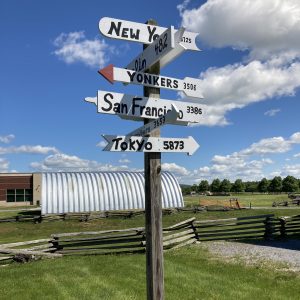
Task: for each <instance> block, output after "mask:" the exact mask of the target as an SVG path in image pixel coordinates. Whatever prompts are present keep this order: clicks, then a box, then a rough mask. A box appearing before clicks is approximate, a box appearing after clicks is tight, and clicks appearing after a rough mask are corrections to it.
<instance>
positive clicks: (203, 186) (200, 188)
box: [198, 180, 209, 193]
mask: <svg viewBox="0 0 300 300" xmlns="http://www.w3.org/2000/svg"><path fill="white" fill-rule="evenodd" d="M198 191H199V192H200V193H205V192H206V191H209V183H208V181H207V180H201V181H200V183H199V186H198Z"/></svg>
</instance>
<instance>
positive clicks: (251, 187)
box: [245, 181, 258, 193]
mask: <svg viewBox="0 0 300 300" xmlns="http://www.w3.org/2000/svg"><path fill="white" fill-rule="evenodd" d="M257 191H258V182H256V181H248V182H246V183H245V192H248V193H254V192H257Z"/></svg>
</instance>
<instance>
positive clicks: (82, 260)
mask: <svg viewBox="0 0 300 300" xmlns="http://www.w3.org/2000/svg"><path fill="white" fill-rule="evenodd" d="M196 197H197V196H196ZM269 197H270V196H269ZM191 198H192V200H189V198H188V199H186V202H189V201H190V203H193V201H198V200H197V199H194V197H191ZM193 199H194V200H193ZM262 199H263V198H256V199H255V200H252V201H260V200H262ZM224 201H226V200H225V199H224ZM245 201H247V200H245ZM263 201H265V202H266V203H267V202H268V203H272V202H273V201H274V200H273V198H272V199H267V198H265V199H264V200H263ZM275 201H276V200H275ZM193 205H194V204H193ZM262 206H267V205H265V204H264V205H262ZM269 213H274V214H275V215H276V216H287V215H296V214H300V209H281V208H275V209H274V208H272V207H271V206H270V209H258V210H234V211H225V212H223V211H218V212H214V211H208V212H199V213H196V214H194V213H190V212H181V213H177V214H173V215H167V216H164V217H163V226H164V227H166V226H169V225H172V224H175V223H178V222H180V221H183V220H186V219H188V218H191V217H196V219H197V220H207V219H218V218H222V219H224V218H231V217H242V216H251V215H260V214H269ZM10 214H11V212H1V215H2V217H5V216H6V215H10ZM15 214H16V213H15ZM140 226H144V216H143V215H141V216H136V217H133V218H131V219H116V218H108V219H99V220H93V221H89V222H86V223H85V222H79V221H76V220H70V221H54V222H42V223H40V224H33V223H32V222H17V223H0V243H8V242H16V241H24V240H32V239H38V238H47V237H49V236H50V235H51V234H53V233H61V232H74V231H94V230H106V229H122V228H130V227H140ZM164 266H165V299H172V300H173V299H180V300H185V299H255V298H256V299H299V294H300V274H299V273H292V272H283V271H278V270H277V267H276V265H273V264H264V267H260V266H256V267H249V266H245V265H242V263H241V261H239V262H237V263H229V262H225V261H223V260H220V259H217V258H215V257H213V256H212V255H211V254H209V253H208V252H207V251H206V250H204V249H203V248H201V245H192V246H190V247H186V248H181V249H177V250H171V251H168V252H165V254H164ZM266 266H267V267H266ZM0 290H1V294H0V299H22V300H23V299H25V300H26V299H118V300H119V299H126V300H127V299H146V294H145V291H146V283H145V255H143V254H134V255H120V256H114V255H107V256H83V257H63V258H59V259H54V260H42V261H37V262H32V263H28V264H22V265H20V264H17V263H12V264H10V265H8V266H5V267H0Z"/></svg>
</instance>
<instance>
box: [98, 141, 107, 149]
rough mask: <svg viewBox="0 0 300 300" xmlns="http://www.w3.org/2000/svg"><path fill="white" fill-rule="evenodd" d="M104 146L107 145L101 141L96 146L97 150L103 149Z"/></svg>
mask: <svg viewBox="0 0 300 300" xmlns="http://www.w3.org/2000/svg"><path fill="white" fill-rule="evenodd" d="M106 145H107V142H106V141H101V142H99V143H98V144H97V145H96V146H97V147H99V148H104V147H105V146H106Z"/></svg>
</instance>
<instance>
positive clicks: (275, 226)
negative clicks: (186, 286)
mask: <svg viewBox="0 0 300 300" xmlns="http://www.w3.org/2000/svg"><path fill="white" fill-rule="evenodd" d="M299 237H300V215H296V216H289V217H279V218H277V217H274V215H259V216H250V217H239V218H228V219H219V220H205V221H204V220H203V221H200V220H196V218H191V219H188V220H185V221H183V222H180V223H178V224H175V225H173V226H169V227H166V228H164V229H163V246H164V250H168V249H174V248H179V247H183V246H186V245H189V244H192V243H195V242H198V241H211V240H247V239H266V240H272V239H280V238H299ZM145 246H146V239H145V229H144V227H138V228H129V229H122V230H105V231H88V232H73V233H58V234H52V235H51V237H50V238H47V239H39V240H33V241H26V242H17V243H10V244H2V245H0V261H5V260H10V259H12V258H14V257H15V255H16V254H24V255H32V256H36V257H58V256H62V255H93V254H119V253H120V254H121V253H142V252H145Z"/></svg>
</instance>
